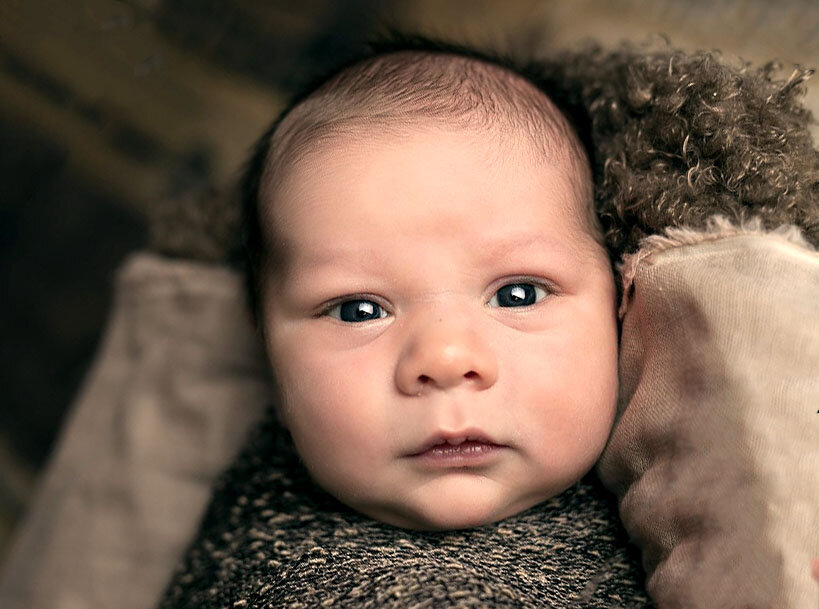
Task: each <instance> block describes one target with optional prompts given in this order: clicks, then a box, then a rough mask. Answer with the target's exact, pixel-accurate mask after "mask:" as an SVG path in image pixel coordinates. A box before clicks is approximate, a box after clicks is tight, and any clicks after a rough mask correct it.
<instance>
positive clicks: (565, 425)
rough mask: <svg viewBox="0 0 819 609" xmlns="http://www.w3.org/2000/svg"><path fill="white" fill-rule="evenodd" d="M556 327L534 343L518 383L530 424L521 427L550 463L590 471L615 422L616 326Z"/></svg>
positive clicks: (601, 320)
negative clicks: (586, 468)
mask: <svg viewBox="0 0 819 609" xmlns="http://www.w3.org/2000/svg"><path fill="white" fill-rule="evenodd" d="M595 320H596V321H595ZM557 327H558V328H559V329H553V330H552V331H550V332H549V333H548V335H544V336H543V337H540V341H539V342H537V343H534V341H533V344H532V345H531V347H530V349H529V351H528V352H529V353H531V354H532V356H531V357H529V358H525V359H524V360H523V361H522V362H521V365H520V366H519V369H518V373H517V374H516V376H517V378H516V380H515V384H516V386H517V387H518V392H520V393H521V394H522V395H520V400H519V402H520V403H521V405H522V406H523V417H524V418H526V419H528V421H525V420H524V421H520V422H518V427H519V429H521V430H523V433H526V434H527V442H528V443H529V444H530V445H532V446H533V447H535V450H536V451H540V452H541V453H542V454H543V455H544V458H545V459H547V460H548V461H549V462H551V463H555V464H562V465H563V466H566V467H571V466H572V464H575V465H577V466H579V467H583V468H585V467H590V466H591V464H592V463H593V461H594V460H596V459H597V457H598V456H599V453H600V452H601V451H602V449H603V446H604V445H605V442H606V440H607V439H608V435H609V431H610V429H611V425H612V423H613V421H614V414H615V409H616V400H617V339H616V324H615V323H614V321H613V320H610V319H609V318H607V317H601V316H598V317H597V318H592V319H587V320H586V321H585V322H584V323H568V321H567V323H565V324H562V325H560V326H557ZM527 380H528V382H527ZM527 423H528V424H527Z"/></svg>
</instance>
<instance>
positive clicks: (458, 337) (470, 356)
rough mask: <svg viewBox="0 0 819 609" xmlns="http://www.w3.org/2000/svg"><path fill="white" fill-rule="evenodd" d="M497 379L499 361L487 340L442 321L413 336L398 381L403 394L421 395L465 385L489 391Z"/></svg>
mask: <svg viewBox="0 0 819 609" xmlns="http://www.w3.org/2000/svg"><path fill="white" fill-rule="evenodd" d="M497 377H498V362H497V359H496V357H495V354H494V352H493V350H492V348H491V347H490V345H489V344H488V343H487V342H486V340H484V339H482V338H481V337H480V336H479V334H478V333H477V332H476V331H475V330H474V329H471V328H467V327H463V326H462V325H456V324H453V323H450V322H448V321H447V322H444V321H441V322H438V323H432V324H429V325H427V326H425V327H423V328H421V329H419V330H418V331H416V332H415V333H414V334H413V336H412V337H411V338H410V340H409V341H408V342H407V345H406V346H405V348H404V350H403V352H402V353H401V356H400V359H399V361H398V367H397V369H396V373H395V382H396V385H397V386H398V389H399V390H400V391H401V392H402V393H405V394H406V395H420V394H421V393H424V392H426V391H429V390H431V389H433V388H437V389H449V388H452V387H455V386H458V385H461V384H467V385H470V386H472V387H474V389H476V390H483V389H488V388H489V387H491V386H492V385H494V384H495V381H496V380H497Z"/></svg>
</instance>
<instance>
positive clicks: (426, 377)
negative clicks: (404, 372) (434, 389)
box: [418, 374, 429, 384]
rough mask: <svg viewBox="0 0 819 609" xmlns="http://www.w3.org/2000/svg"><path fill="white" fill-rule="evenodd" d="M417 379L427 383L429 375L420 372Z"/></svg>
mask: <svg viewBox="0 0 819 609" xmlns="http://www.w3.org/2000/svg"><path fill="white" fill-rule="evenodd" d="M418 380H419V381H421V382H422V383H424V384H426V383H429V377H428V376H427V375H426V374H422V375H421V376H419V377H418Z"/></svg>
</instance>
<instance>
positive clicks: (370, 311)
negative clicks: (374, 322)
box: [340, 300, 380, 321]
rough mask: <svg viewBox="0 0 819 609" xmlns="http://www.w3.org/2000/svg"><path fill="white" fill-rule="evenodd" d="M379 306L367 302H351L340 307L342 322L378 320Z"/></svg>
mask: <svg viewBox="0 0 819 609" xmlns="http://www.w3.org/2000/svg"><path fill="white" fill-rule="evenodd" d="M379 308H380V307H379V306H378V305H377V304H375V303H374V302H370V301H369V300H351V301H349V302H345V303H344V304H342V305H341V315H340V317H341V319H342V321H367V320H368V319H378V312H379V311H378V310H379Z"/></svg>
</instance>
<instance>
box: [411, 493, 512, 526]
mask: <svg viewBox="0 0 819 609" xmlns="http://www.w3.org/2000/svg"><path fill="white" fill-rule="evenodd" d="M502 507H504V506H498V505H497V504H496V503H495V502H492V501H486V500H483V501H482V500H481V498H479V497H475V496H473V497H472V498H471V500H468V501H462V500H456V501H443V500H435V501H433V502H429V503H426V504H423V505H417V506H408V509H407V512H406V514H404V515H402V516H404V518H403V520H404V522H403V523H402V524H398V526H402V527H403V528H407V529H414V530H417V531H449V530H453V529H469V528H473V527H479V526H482V525H485V524H491V523H493V522H497V521H499V520H503V519H504V518H506V517H507V516H511V515H512V514H514V513H516V510H511V509H509V508H508V507H507V509H505V510H504V509H501V508H502ZM518 511H519V510H518Z"/></svg>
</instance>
